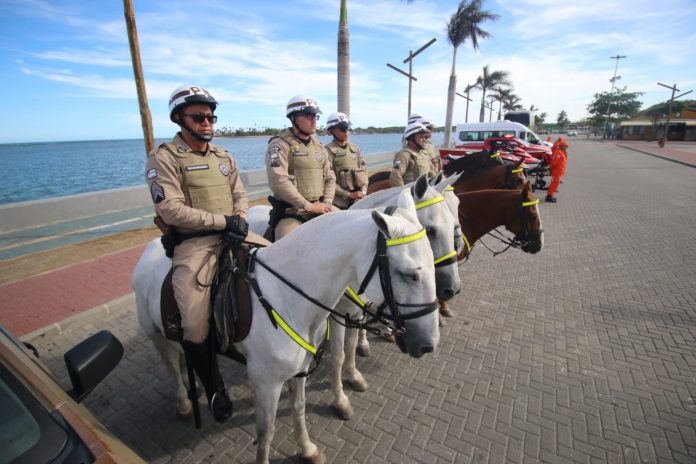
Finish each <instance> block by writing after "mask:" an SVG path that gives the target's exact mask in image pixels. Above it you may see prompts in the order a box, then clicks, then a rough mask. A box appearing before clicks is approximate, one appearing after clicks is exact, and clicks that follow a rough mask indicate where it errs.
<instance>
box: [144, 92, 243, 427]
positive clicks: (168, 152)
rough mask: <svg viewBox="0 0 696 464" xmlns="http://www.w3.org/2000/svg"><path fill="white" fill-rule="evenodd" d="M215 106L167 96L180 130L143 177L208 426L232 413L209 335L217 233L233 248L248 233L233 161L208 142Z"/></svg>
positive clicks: (192, 95)
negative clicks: (162, 229) (162, 228)
mask: <svg viewBox="0 0 696 464" xmlns="http://www.w3.org/2000/svg"><path fill="white" fill-rule="evenodd" d="M217 105H218V102H217V101H216V100H215V98H213V96H212V95H211V94H210V93H209V92H208V91H207V90H205V89H204V88H202V87H186V86H184V87H179V88H177V89H176V90H174V92H173V93H172V95H171V97H170V98H169V118H170V119H171V121H172V122H174V123H175V124H177V125H178V126H179V127H180V131H179V132H178V133H177V134H176V136H175V137H174V139H173V140H172V141H171V142H169V143H163V144H161V145H160V146H159V147H158V148H156V149H155V150H153V151H152V152H151V153H150V154H149V156H148V160H147V167H146V178H147V183H148V185H149V187H150V193H151V195H152V201H153V202H154V205H155V211H156V213H157V215H158V219H159V220H160V221H163V222H164V223H166V226H168V228H167V233H166V234H165V236H164V237H163V243H164V244H165V247H166V248H167V253H168V256H170V257H171V258H172V266H173V275H172V286H173V288H174V296H175V299H176V303H177V306H178V307H179V311H180V313H181V327H182V329H183V340H182V342H181V346H182V347H183V349H184V352H185V353H186V357H187V359H188V362H191V364H192V365H193V368H194V370H195V371H196V374H197V375H198V378H199V379H200V381H201V383H202V384H203V386H204V387H205V393H206V395H207V397H208V405H209V406H210V410H211V412H212V414H213V416H214V418H215V420H216V421H218V422H224V421H226V420H227V419H229V418H230V416H231V415H232V402H231V401H230V398H229V396H228V395H227V392H226V390H225V387H224V385H223V382H222V379H221V377H220V371H219V369H218V365H217V360H216V355H215V349H214V347H213V340H212V337H211V336H210V332H211V330H210V324H209V320H210V314H211V307H210V284H211V282H212V279H213V276H214V272H215V267H216V262H217V255H218V252H219V251H220V249H221V246H222V244H221V236H222V233H223V232H225V233H226V236H227V237H230V238H231V239H232V240H233V241H239V242H241V241H242V240H244V238H245V237H246V235H247V231H248V225H247V223H246V220H245V218H246V214H247V208H248V203H247V197H246V191H245V189H244V186H243V185H242V181H241V179H240V177H239V167H238V166H237V162H236V161H235V159H234V158H233V157H232V155H230V153H229V152H228V151H227V150H225V149H224V148H222V147H219V146H216V145H213V144H211V143H210V141H211V140H212V139H213V134H214V129H213V125H214V124H215V122H216V121H217V116H215V115H214V112H215V109H216V108H217ZM165 242H166V243H165Z"/></svg>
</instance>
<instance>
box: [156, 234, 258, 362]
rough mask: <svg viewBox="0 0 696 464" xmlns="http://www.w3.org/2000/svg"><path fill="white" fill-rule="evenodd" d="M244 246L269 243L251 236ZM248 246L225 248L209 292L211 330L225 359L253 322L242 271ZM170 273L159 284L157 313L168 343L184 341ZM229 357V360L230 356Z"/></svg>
mask: <svg viewBox="0 0 696 464" xmlns="http://www.w3.org/2000/svg"><path fill="white" fill-rule="evenodd" d="M247 242H250V243H252V244H254V245H260V246H266V245H269V242H268V241H266V240H265V239H263V238H262V237H260V236H259V235H257V234H254V233H253V232H250V233H249V235H248V236H247ZM248 250H249V245H247V244H244V245H242V246H241V247H231V246H229V247H225V248H224V249H223V251H222V253H221V254H220V257H219V259H218V267H217V271H216V276H215V281H214V283H213V288H212V289H211V307H212V312H211V329H214V330H215V332H216V334H215V335H216V336H215V338H216V342H217V343H216V345H217V346H216V349H217V351H218V353H220V354H223V355H228V352H229V351H230V350H231V349H232V343H237V342H240V341H242V340H244V339H245V338H246V337H247V335H249V329H250V328H251V322H252V306H251V292H250V289H249V284H248V282H247V281H246V280H245V279H244V273H243V271H244V270H246V267H247V253H248ZM173 271H174V269H173V268H172V269H170V270H169V272H168V273H167V276H166V277H165V278H164V281H163V282H162V289H161V298H160V311H161V314H162V327H163V328H164V335H165V337H166V338H167V339H168V340H172V341H175V342H180V341H181V340H183V329H182V328H181V315H180V313H179V308H178V306H177V304H176V299H175V298H174V287H173V285H172V274H173ZM231 357H232V356H231Z"/></svg>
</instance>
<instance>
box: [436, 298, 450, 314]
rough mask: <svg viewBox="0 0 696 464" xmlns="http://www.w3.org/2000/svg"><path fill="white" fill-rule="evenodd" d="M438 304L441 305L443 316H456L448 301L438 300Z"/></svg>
mask: <svg viewBox="0 0 696 464" xmlns="http://www.w3.org/2000/svg"><path fill="white" fill-rule="evenodd" d="M437 302H438V304H439V307H440V314H441V315H442V316H445V317H452V316H453V315H454V314H453V313H452V310H451V309H450V307H449V305H448V304H447V302H446V301H444V300H440V299H438V300H437Z"/></svg>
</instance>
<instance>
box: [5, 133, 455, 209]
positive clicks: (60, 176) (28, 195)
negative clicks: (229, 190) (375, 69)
mask: <svg viewBox="0 0 696 464" xmlns="http://www.w3.org/2000/svg"><path fill="white" fill-rule="evenodd" d="M268 139H269V137H266V136H260V137H218V138H215V140H214V143H216V144H218V145H221V146H223V147H225V148H226V149H228V150H229V151H230V152H231V153H232V155H233V156H234V157H235V159H236V160H237V162H238V163H239V165H240V168H241V169H242V170H243V171H249V170H254V169H259V168H262V167H263V166H264V154H265V153H266V145H267V144H268ZM319 139H320V140H321V141H322V142H323V143H328V142H329V141H330V140H331V138H330V137H329V136H320V137H319ZM168 140H169V139H157V140H155V144H159V143H162V142H166V141H168ZM442 140H443V134H442V133H435V134H433V142H434V143H435V144H436V145H437V144H441V143H442ZM351 141H352V142H354V143H357V144H358V145H360V147H361V149H362V151H363V153H364V154H366V155H368V156H369V154H370V153H380V152H385V151H396V150H398V149H400V147H401V134H365V135H353V136H351ZM145 158H146V155H145V145H144V143H143V141H142V140H141V139H132V140H98V141H76V142H41V143H15V144H0V162H1V163H2V167H3V170H4V175H3V178H4V179H5V182H3V183H0V204H7V203H16V202H20V201H28V200H39V199H44V198H52V197H58V196H64V195H72V194H76V193H85V192H94V191H99V190H107V189H112V188H118V187H130V186H135V185H140V184H143V183H144V182H145Z"/></svg>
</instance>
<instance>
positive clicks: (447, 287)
mask: <svg viewBox="0 0 696 464" xmlns="http://www.w3.org/2000/svg"><path fill="white" fill-rule="evenodd" d="M438 177H439V176H438ZM434 180H437V177H436V178H435V179H434ZM444 188H445V185H444V184H443V186H442V187H441V188H440V189H439V190H438V189H436V188H435V187H431V186H430V184H429V181H428V178H427V177H426V176H425V175H422V176H420V177H419V178H418V180H416V182H415V183H414V184H413V185H412V186H411V188H410V190H411V194H412V195H413V200H414V201H415V203H416V210H417V215H418V220H419V221H420V223H421V224H422V225H423V227H425V230H426V232H427V235H428V241H429V242H430V247H431V248H432V250H433V255H434V256H435V282H436V284H437V297H438V298H439V299H441V300H444V301H447V300H450V299H451V298H452V297H454V295H456V294H457V293H459V292H460V291H461V285H462V284H461V280H460V278H459V269H458V268H457V247H456V245H457V244H456V243H455V226H454V216H453V215H452V212H451V210H450V208H449V206H448V205H447V202H446V200H445V197H444V196H443V194H442V190H443V189H444Z"/></svg>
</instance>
